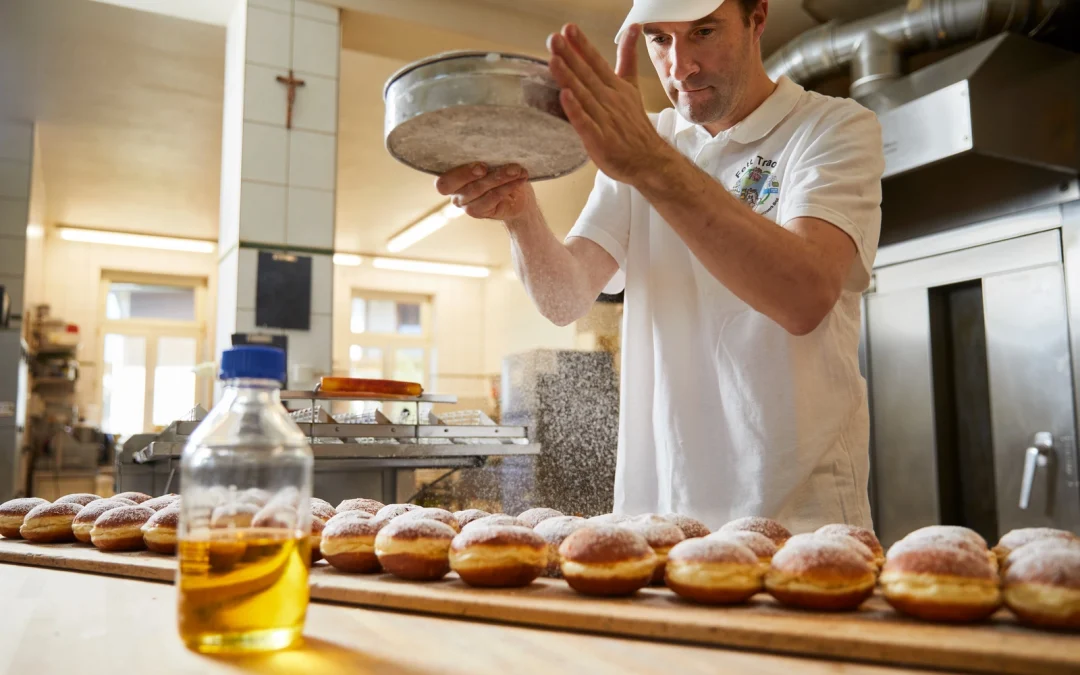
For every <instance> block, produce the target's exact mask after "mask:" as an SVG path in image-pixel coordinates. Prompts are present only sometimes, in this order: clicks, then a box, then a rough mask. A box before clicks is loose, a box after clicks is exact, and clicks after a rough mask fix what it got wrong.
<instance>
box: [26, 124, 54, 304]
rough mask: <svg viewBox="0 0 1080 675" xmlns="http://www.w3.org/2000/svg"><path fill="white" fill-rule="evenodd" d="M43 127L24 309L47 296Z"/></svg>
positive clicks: (37, 145)
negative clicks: (42, 150) (42, 156)
mask: <svg viewBox="0 0 1080 675" xmlns="http://www.w3.org/2000/svg"><path fill="white" fill-rule="evenodd" d="M39 135H40V128H39V127H36V126H35V127H34V162H33V168H32V171H31V174H30V218H29V221H30V222H29V225H33V226H35V227H34V230H35V232H34V233H31V231H30V230H29V229H27V236H26V274H25V276H24V278H23V281H24V288H23V299H24V300H23V308H24V309H23V312H24V313H29V312H30V310H31V309H32V308H33V307H34V305H37V304H38V303H41V302H43V301H44V298H45V269H44V268H45V237H44V233H45V232H46V231H47V230H48V229H49V228H51V227H52V218H51V217H50V214H49V209H48V200H47V196H46V191H45V170H44V167H43V165H42V162H41V142H40V140H39Z"/></svg>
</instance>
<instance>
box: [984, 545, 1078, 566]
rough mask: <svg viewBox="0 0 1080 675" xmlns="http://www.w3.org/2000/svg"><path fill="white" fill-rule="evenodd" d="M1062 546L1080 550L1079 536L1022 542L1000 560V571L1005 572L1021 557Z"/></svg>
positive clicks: (1042, 552)
mask: <svg viewBox="0 0 1080 675" xmlns="http://www.w3.org/2000/svg"><path fill="white" fill-rule="evenodd" d="M1062 548H1069V549H1076V550H1080V538H1078V539H1057V538H1047V539H1036V540H1035V541H1033V542H1030V543H1027V544H1024V545H1023V546H1020V547H1018V548H1014V549H1013V550H1012V551H1010V552H1009V555H1008V557H1006V558H1005V560H1003V561H1002V563H1001V572H1002V574H1004V573H1005V572H1007V571H1008V570H1009V567H1010V566H1011V565H1012V564H1013V563H1014V562H1016V561H1017V560H1020V559H1021V558H1026V557H1028V556H1040V555H1042V554H1044V553H1046V552H1047V551H1056V550H1058V549H1062Z"/></svg>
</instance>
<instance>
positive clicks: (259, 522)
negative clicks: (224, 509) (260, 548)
mask: <svg viewBox="0 0 1080 675" xmlns="http://www.w3.org/2000/svg"><path fill="white" fill-rule="evenodd" d="M245 506H247V505H245ZM311 520H318V518H311ZM303 521H304V519H303V518H301V515H300V512H299V510H298V509H297V508H296V507H294V506H292V505H291V504H277V503H274V500H272V499H271V500H270V503H269V504H267V505H266V506H264V507H262V508H261V509H259V512H258V513H256V514H255V517H254V518H252V519H251V523H250V526H251V527H255V528H260V529H274V530H293V531H295V530H297V529H301V528H303V529H308V530H310V527H311V526H310V525H308V524H307V523H305V522H303ZM238 522H243V518H242V517H238ZM213 526H214V525H213V523H212V522H211V527H213ZM239 527H245V526H244V525H239Z"/></svg>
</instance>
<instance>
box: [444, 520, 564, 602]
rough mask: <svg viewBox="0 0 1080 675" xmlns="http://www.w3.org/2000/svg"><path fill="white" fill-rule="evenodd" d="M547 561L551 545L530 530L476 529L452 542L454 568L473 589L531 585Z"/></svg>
mask: <svg viewBox="0 0 1080 675" xmlns="http://www.w3.org/2000/svg"><path fill="white" fill-rule="evenodd" d="M547 561H548V551H547V542H546V541H544V538H543V537H541V536H540V535H538V534H537V533H536V532H533V530H532V529H531V528H528V527H515V526H513V525H494V526H491V527H474V528H472V529H471V530H469V531H468V532H462V533H460V534H458V535H457V536H455V537H454V539H453V541H451V542H450V569H452V570H454V571H455V572H457V573H458V576H459V577H461V580H462V581H464V582H465V583H467V584H469V585H470V586H481V587H489V588H516V587H519V586H528V585H529V584H531V583H532V582H533V579H535V578H536V577H538V576H540V574H541V573H542V572H543V571H544V570H545V569H546V568H547Z"/></svg>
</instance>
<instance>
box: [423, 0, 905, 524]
mask: <svg viewBox="0 0 1080 675" xmlns="http://www.w3.org/2000/svg"><path fill="white" fill-rule="evenodd" d="M768 9H769V3H768V0H727V1H726V2H725V1H724V0H719V1H718V0H635V2H634V5H633V9H631V10H630V13H629V16H627V19H626V23H625V24H624V25H623V27H622V29H621V30H620V31H619V35H618V38H617V42H618V45H619V47H618V60H617V65H616V67H615V70H614V72H612V70H611V67H610V66H609V65H608V64H607V62H606V61H605V60H604V59H603V57H602V56H601V55H600V54H599V53H598V52H597V51H596V49H595V48H594V47H593V46H592V45H591V44H590V43H589V41H588V40H587V39H586V38H585V36H584V35H582V33H581V31H580V30H579V29H577V28H576V27H575V26H574V25H568V26H566V27H565V28H563V30H562V31H561V32H560V33H559V34H556V35H553V36H552V37H551V38H550V40H549V43H548V46H549V49H550V51H551V72H552V74H553V75H554V77H555V78H556V80H557V81H558V82H559V84H560V86H561V87H562V88H563V91H562V103H563V107H564V109H565V110H566V114H567V116H568V118H569V120H570V122H571V124H573V126H574V128H575V129H576V130H577V132H578V134H579V135H580V137H581V140H582V142H583V143H584V145H585V148H586V149H587V150H588V152H589V156H590V158H592V160H593V162H595V163H596V165H597V166H598V167H599V169H600V172H599V173H598V174H597V177H596V185H595V187H594V189H593V192H592V195H591V196H590V198H589V201H588V204H587V205H586V206H585V209H584V211H583V212H582V213H581V216H580V217H579V219H578V221H577V224H576V225H575V226H574V228H573V230H572V231H571V232H570V234H569V236H568V237H567V238H566V240H565V242H561V241H559V240H558V239H557V238H556V237H555V236H554V235H553V234H552V232H551V230H550V229H548V227H547V224H546V222H545V220H544V216H543V214H542V213H541V212H540V209H539V208H538V206H537V203H536V198H535V196H534V194H533V190H532V187H531V185H530V184H529V183H528V181H527V178H528V177H527V176H526V175H525V173H524V171H523V170H522V168H521V167H519V166H506V167H499V168H491V169H489V168H488V167H486V166H482V165H469V166H464V167H459V168H458V169H455V170H453V171H451V172H449V173H447V174H446V175H444V176H441V177H440V178H439V179H438V180H437V181H436V187H437V188H438V190H439V191H440V192H441V193H442V194H447V195H453V201H454V203H455V204H458V205H459V206H462V207H464V208H465V209H466V211H467V212H468V213H469V214H470V215H472V216H474V217H477V218H493V219H497V220H501V221H503V223H504V224H505V225H506V229H507V231H508V232H509V234H510V239H511V243H512V250H513V259H514V264H515V266H516V268H517V272H518V275H519V277H520V278H521V279H522V280H523V281H524V284H525V288H526V289H527V290H528V292H529V294H530V296H531V297H532V299H533V301H534V302H535V303H536V305H537V307H538V308H539V309H540V311H541V312H542V313H543V314H544V315H545V316H546V317H548V318H549V319H550V320H551V321H553V322H555V323H557V324H559V325H565V324H569V323H571V322H573V321H575V320H577V319H578V318H580V317H582V316H584V315H585V313H586V312H588V310H589V308H590V306H591V305H592V303H593V302H594V301H595V299H596V297H597V295H598V294H599V293H600V292H601V291H603V290H606V291H607V292H617V291H618V290H620V289H622V288H625V291H626V294H625V314H624V324H623V345H622V394H621V397H622V403H621V419H620V430H619V452H618V465H617V468H616V478H615V480H616V484H615V505H614V508H615V511H616V512H621V513H630V514H634V513H642V512H659V513H665V512H680V513H685V514H688V515H691V516H695V517H697V518H700V519H702V520H704V521H705V522H706V523H707V524H709V525H710V526H712V527H714V528H715V527H719V526H720V525H722V524H723V523H725V522H726V521H728V520H731V519H733V518H737V517H741V516H750V515H756V516H765V517H770V518H775V519H777V520H780V521H781V522H782V523H784V524H785V525H787V526H788V527H789V528H791V529H792V530H794V531H796V532H798V531H807V530H811V529H814V528H817V527H819V526H821V525H825V524H827V523H834V522H847V523H851V524H855V525H861V526H865V527H869V526H871V521H870V508H869V500H868V498H867V479H868V474H869V459H868V443H869V415H868V409H867V398H866V386H865V382H864V381H863V379H862V376H861V375H860V373H859V365H858V357H857V351H858V343H859V332H860V330H859V328H860V295H861V293H862V291H863V290H865V289H866V287H867V284H868V283H869V279H870V270H871V264H872V262H873V259H874V255H875V253H876V250H877V241H878V234H879V230H880V221H881V213H880V201H881V182H880V179H881V175H882V172H883V170H884V159H883V154H882V145H881V130H880V127H879V126H878V123H877V120H876V118H875V117H874V115H873V114H872V113H871V112H869V111H867V110H866V109H864V108H862V107H861V106H859V105H858V104H856V103H854V102H853V101H850V100H846V99H836V98H830V97H827V96H822V95H819V94H816V93H813V92H807V91H805V90H803V89H802V88H801V87H800V86H798V85H797V84H795V83H793V82H791V81H790V80H788V79H787V78H781V80H780V81H779V82H775V83H774V82H772V81H771V80H770V79H769V77H768V75H767V74H766V72H765V68H764V66H763V64H762V60H761V47H760V40H761V34H762V31H763V30H764V28H765V22H766V18H767V16H768ZM642 34H644V36H645V39H646V40H647V42H648V49H649V55H650V57H651V60H652V62H653V65H654V66H655V68H656V72H657V74H658V75H659V76H660V80H661V81H662V83H663V84H664V87H665V88H666V90H667V93H668V96H669V97H670V99H671V101H672V103H674V105H675V108H674V110H672V109H668V110H665V111H663V112H661V113H660V114H658V115H648V114H646V112H645V110H644V109H643V107H642V102H641V96H640V93H639V91H638V89H637V86H636V79H637V64H636V57H635V48H636V45H637V42H638V38H639V36H640V35H642Z"/></svg>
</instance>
